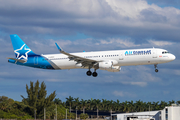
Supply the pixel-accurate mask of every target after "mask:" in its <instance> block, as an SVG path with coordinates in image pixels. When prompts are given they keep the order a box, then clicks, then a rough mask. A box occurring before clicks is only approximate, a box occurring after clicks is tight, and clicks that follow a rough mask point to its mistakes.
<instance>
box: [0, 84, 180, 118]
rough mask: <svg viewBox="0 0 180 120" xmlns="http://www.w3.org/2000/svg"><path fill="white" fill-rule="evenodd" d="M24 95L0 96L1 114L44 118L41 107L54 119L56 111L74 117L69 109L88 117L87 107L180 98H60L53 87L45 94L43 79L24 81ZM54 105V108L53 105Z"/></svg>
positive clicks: (142, 107) (145, 106) (140, 107)
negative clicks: (64, 99)
mask: <svg viewBox="0 0 180 120" xmlns="http://www.w3.org/2000/svg"><path fill="white" fill-rule="evenodd" d="M26 92H27V98H25V97H24V96H22V95H21V97H22V101H21V102H19V101H14V100H13V99H11V98H8V97H6V96H0V118H11V119H12V118H16V119H33V118H34V117H35V115H36V118H39V119H43V118H44V110H46V118H47V119H53V118H54V116H55V115H56V110H57V119H65V118H66V109H68V110H67V119H75V118H76V115H75V114H74V113H71V111H75V110H78V111H82V112H83V113H82V114H81V115H80V117H81V119H85V118H87V117H88V115H87V114H86V111H87V110H88V111H104V112H107V111H109V112H110V111H113V112H116V113H122V112H123V113H125V112H126V113H128V112H142V111H149V110H150V111H154V110H162V109H164V107H165V106H170V105H171V104H174V103H176V104H180V101H176V102H175V101H173V100H172V101H169V102H165V101H161V102H143V101H141V100H139V101H136V102H134V101H125V102H120V101H119V100H116V101H113V100H106V99H102V100H100V99H92V98H91V99H88V100H84V99H79V98H78V97H77V98H73V97H71V96H69V97H68V98H66V101H64V102H63V101H61V100H60V99H59V98H55V97H56V91H54V92H53V93H51V94H50V95H49V96H47V90H46V85H45V83H44V82H42V83H41V84H40V83H39V81H38V80H37V82H35V83H33V82H30V86H29V87H28V85H26ZM55 108H57V109H55Z"/></svg>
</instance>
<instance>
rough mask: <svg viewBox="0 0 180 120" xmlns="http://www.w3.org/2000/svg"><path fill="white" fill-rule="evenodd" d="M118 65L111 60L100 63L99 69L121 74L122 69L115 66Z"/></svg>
mask: <svg viewBox="0 0 180 120" xmlns="http://www.w3.org/2000/svg"><path fill="white" fill-rule="evenodd" d="M117 64H118V62H117V61H115V60H109V61H107V62H100V63H99V69H101V70H107V71H109V72H119V71H120V70H121V67H120V66H115V65H117Z"/></svg>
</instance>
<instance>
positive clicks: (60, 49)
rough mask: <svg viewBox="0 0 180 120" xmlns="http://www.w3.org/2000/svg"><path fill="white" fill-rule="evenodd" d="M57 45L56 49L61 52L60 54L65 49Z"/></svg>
mask: <svg viewBox="0 0 180 120" xmlns="http://www.w3.org/2000/svg"><path fill="white" fill-rule="evenodd" d="M55 44H56V47H57V48H58V50H59V51H60V52H62V51H63V49H62V48H60V47H59V45H58V44H57V43H55Z"/></svg>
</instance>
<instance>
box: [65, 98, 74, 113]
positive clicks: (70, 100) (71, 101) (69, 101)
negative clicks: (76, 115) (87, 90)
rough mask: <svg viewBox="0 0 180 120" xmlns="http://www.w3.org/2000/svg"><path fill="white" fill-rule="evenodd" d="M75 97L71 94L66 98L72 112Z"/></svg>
mask: <svg viewBox="0 0 180 120" xmlns="http://www.w3.org/2000/svg"><path fill="white" fill-rule="evenodd" d="M73 100H74V99H73V97H71V96H69V98H66V104H67V105H69V111H70V113H71V106H72V103H73Z"/></svg>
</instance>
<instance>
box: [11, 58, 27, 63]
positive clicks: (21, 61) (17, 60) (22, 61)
mask: <svg viewBox="0 0 180 120" xmlns="http://www.w3.org/2000/svg"><path fill="white" fill-rule="evenodd" d="M8 59H10V60H15V61H16V62H20V63H25V62H27V61H26V60H19V59H16V58H8Z"/></svg>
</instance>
